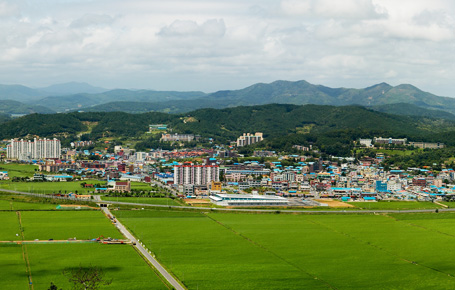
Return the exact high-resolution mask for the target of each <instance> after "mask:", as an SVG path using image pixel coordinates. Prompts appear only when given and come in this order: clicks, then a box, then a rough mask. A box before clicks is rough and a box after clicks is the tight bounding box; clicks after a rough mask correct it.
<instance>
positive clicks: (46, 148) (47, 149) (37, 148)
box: [6, 138, 62, 160]
mask: <svg viewBox="0 0 455 290" xmlns="http://www.w3.org/2000/svg"><path fill="white" fill-rule="evenodd" d="M6 150H7V151H6V152H7V153H6V154H7V157H8V159H17V160H30V159H46V158H60V155H61V153H62V150H61V145H60V140H58V139H56V138H54V139H46V138H45V139H36V138H35V139H33V141H24V140H23V139H21V140H14V139H11V143H10V144H9V145H8V146H6Z"/></svg>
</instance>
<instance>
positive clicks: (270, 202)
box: [210, 193, 288, 206]
mask: <svg viewBox="0 0 455 290" xmlns="http://www.w3.org/2000/svg"><path fill="white" fill-rule="evenodd" d="M210 201H211V202H213V203H215V204H217V205H221V206H286V205H288V200H287V199H286V198H284V197H281V196H274V195H254V194H220V193H216V194H213V195H211V196H210Z"/></svg>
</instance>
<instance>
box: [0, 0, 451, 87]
mask: <svg viewBox="0 0 455 290" xmlns="http://www.w3.org/2000/svg"><path fill="white" fill-rule="evenodd" d="M453 15H455V3H452V2H450V1H448V0H419V1H415V0H400V1H396V0H343V1H333V0H332V1H330V0H261V1H259V0H246V1H242V0H231V1H211V0H192V1H183V0H169V1H157V0H131V1H120V0H90V1H88V0H87V1H76V0H74V1H59V0H46V1H44V0H43V1H39V4H37V3H36V1H12V0H11V1H2V0H0V77H1V79H2V82H8V83H19V82H22V83H24V84H29V85H36V86H38V85H46V84H50V83H55V82H60V81H71V80H75V81H87V82H91V83H94V84H95V85H101V86H106V87H119V86H123V87H138V88H141V87H147V88H154V89H175V90H187V89H196V90H204V91H211V90H217V89H229V88H240V87H243V86H247V85H250V84H252V83H255V82H260V81H261V82H266V81H273V80H276V79H289V80H298V79H306V80H308V81H310V82H317V83H322V84H325V85H328V86H337V85H339V86H344V87H349V86H369V85H372V84H374V83H376V82H382V81H384V80H386V81H388V82H390V83H392V84H398V83H399V82H402V81H403V82H407V83H412V84H414V85H416V86H418V87H422V88H424V89H426V90H428V91H432V92H434V93H440V94H445V95H450V93H449V92H452V91H454V90H453V85H452V79H453V78H455V67H453V65H452V63H453V61H452V55H453V54H454V53H455V46H454V45H453V40H454V38H455V37H454V32H455V21H454V16H453ZM436 84H437V85H436ZM452 95H453V96H455V93H454V94H452Z"/></svg>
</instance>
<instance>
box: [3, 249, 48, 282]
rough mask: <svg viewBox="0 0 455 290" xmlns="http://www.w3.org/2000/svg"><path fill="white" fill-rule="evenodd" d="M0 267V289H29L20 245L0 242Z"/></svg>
mask: <svg viewBox="0 0 455 290" xmlns="http://www.w3.org/2000/svg"><path fill="white" fill-rule="evenodd" d="M0 269H1V271H0V288H1V289H19V290H22V289H24V290H28V289H29V287H28V285H29V280H28V275H27V273H26V264H25V261H24V259H23V255H22V247H21V246H20V245H1V244H0ZM47 286H49V285H47ZM44 289H47V288H44Z"/></svg>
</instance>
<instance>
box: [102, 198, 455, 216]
mask: <svg viewBox="0 0 455 290" xmlns="http://www.w3.org/2000/svg"><path fill="white" fill-rule="evenodd" d="M103 203H109V204H119V205H134V206H140V207H163V208H176V209H177V208H180V209H193V210H202V211H233V212H264V213H267V212H269V213H275V212H277V211H279V212H282V213H287V212H288V213H337V214H340V213H341V214H343V213H344V214H349V213H418V212H435V210H436V209H406V210H390V209H380V210H379V209H378V210H343V209H338V210H336V209H335V210H312V209H302V210H287V209H246V208H216V207H214V208H209V207H195V206H176V205H159V204H148V203H133V202H122V201H103ZM438 211H439V212H450V211H455V208H440V209H438Z"/></svg>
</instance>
